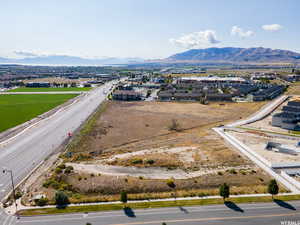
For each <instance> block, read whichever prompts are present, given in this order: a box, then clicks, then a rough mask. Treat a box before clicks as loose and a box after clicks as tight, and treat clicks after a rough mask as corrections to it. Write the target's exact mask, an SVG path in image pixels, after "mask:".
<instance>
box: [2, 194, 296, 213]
mask: <svg viewBox="0 0 300 225" xmlns="http://www.w3.org/2000/svg"><path fill="white" fill-rule="evenodd" d="M288 195H295V193H279V194H278V195H277V196H288ZM264 196H271V195H270V194H244V195H231V196H230V198H241V197H264ZM216 198H217V199H220V198H222V197H221V196H219V195H213V196H204V197H181V198H163V199H149V200H131V201H128V202H127V203H142V202H165V201H180V200H200V199H216ZM109 204H123V203H122V202H121V201H112V202H93V203H77V204H69V205H68V206H89V205H109ZM17 205H18V210H26V209H46V208H55V207H56V205H46V206H24V205H22V203H21V199H18V200H17ZM5 212H6V213H7V214H9V215H13V214H15V213H16V208H15V205H14V204H12V205H11V206H9V207H7V208H5Z"/></svg>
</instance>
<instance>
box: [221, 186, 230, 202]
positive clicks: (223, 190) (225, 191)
mask: <svg viewBox="0 0 300 225" xmlns="http://www.w3.org/2000/svg"><path fill="white" fill-rule="evenodd" d="M219 193H220V196H221V197H223V201H224V202H225V199H226V198H228V197H229V194H230V187H229V185H228V184H226V183H224V184H222V185H221V186H220V188H219Z"/></svg>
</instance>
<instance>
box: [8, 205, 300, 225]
mask: <svg viewBox="0 0 300 225" xmlns="http://www.w3.org/2000/svg"><path fill="white" fill-rule="evenodd" d="M299 210H300V201H294V202H282V201H279V202H272V203H262V204H240V205H236V204H234V203H228V204H226V205H211V206H196V207H174V208H160V209H144V210H127V211H124V210H123V211H113V212H97V213H88V214H84V213H80V214H71V215H70V214H68V215H52V216H37V217H21V218H20V219H19V220H16V219H12V220H11V221H9V220H8V222H7V223H6V224H5V225H12V224H22V225H23V224H24V225H25V224H27V225H37V224H41V225H63V224H64V225H85V224H86V223H91V224H92V225H121V224H122V225H139V224H141V225H142V224H143V225H144V224H154V225H155V224H157V225H161V224H162V223H163V222H165V223H166V224H174V225H175V224H178V225H196V224H197V225H199V224H201V225H214V224H216V225H217V224H218V225H219V224H220V225H221V224H223V225H224V224H226V225H227V224H228V225H235V224H243V225H254V224H256V225H262V224H264V225H277V224H278V225H281V224H283V223H282V222H284V221H293V222H297V221H300V211H299ZM290 224H291V223H290ZM294 224H297V223H294ZM283 225H284V224H283Z"/></svg>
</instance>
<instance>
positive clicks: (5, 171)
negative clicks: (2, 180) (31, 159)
mask: <svg viewBox="0 0 300 225" xmlns="http://www.w3.org/2000/svg"><path fill="white" fill-rule="evenodd" d="M3 173H10V179H11V186H12V188H13V197H14V202H15V207H16V214H18V205H17V199H16V191H15V184H14V177H13V171H12V170H9V169H6V168H3Z"/></svg>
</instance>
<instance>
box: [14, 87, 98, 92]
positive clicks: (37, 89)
mask: <svg viewBox="0 0 300 225" xmlns="http://www.w3.org/2000/svg"><path fill="white" fill-rule="evenodd" d="M91 89H92V88H91V87H69V88H27V87H22V88H16V89H13V90H9V91H8V92H53V91H89V90H91Z"/></svg>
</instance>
